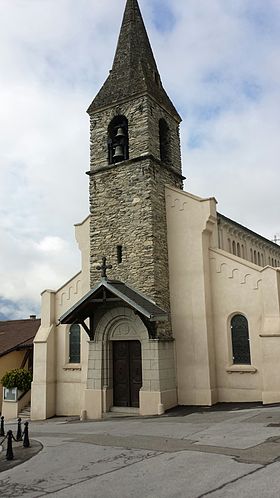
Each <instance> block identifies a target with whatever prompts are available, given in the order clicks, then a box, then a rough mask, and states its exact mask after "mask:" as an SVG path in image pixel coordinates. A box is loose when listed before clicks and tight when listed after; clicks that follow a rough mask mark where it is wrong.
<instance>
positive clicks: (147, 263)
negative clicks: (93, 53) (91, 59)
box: [87, 0, 183, 335]
mask: <svg viewBox="0 0 280 498" xmlns="http://www.w3.org/2000/svg"><path fill="white" fill-rule="evenodd" d="M87 112H88V114H89V116H90V171H89V172H88V174H89V176H90V209H91V229H90V244H91V286H92V287H93V286H94V285H95V284H96V283H97V281H98V278H99V275H98V273H97V272H96V265H97V264H98V263H99V262H100V260H101V258H102V256H104V255H105V256H106V257H107V259H108V261H109V262H110V263H111V264H112V266H113V268H112V270H110V272H109V274H108V277H109V278H111V279H118V280H121V281H123V282H125V283H127V284H129V285H131V286H133V287H134V288H135V289H137V290H138V291H139V292H141V293H143V294H145V295H146V296H148V297H149V298H151V299H152V300H154V301H155V302H156V304H157V305H158V306H161V307H162V308H163V309H165V310H166V311H169V284H168V280H169V275H168V249H167V229H166V210H165V185H172V186H175V187H178V188H182V180H183V177H182V174H181V155H180V139H179V124H180V121H181V119H180V116H179V115H178V113H177V111H176V109H175V108H174V106H173V104H172V102H171V101H170V99H169V97H168V96H167V94H166V92H165V90H164V88H163V86H162V82H161V78H160V74H159V71H158V69H157V65H156V62H155V59H154V56H153V52H152V49H151V46H150V43H149V39H148V36H147V32H146V29H145V26H144V23H143V19H142V16H141V12H140V9H139V5H138V2H137V0H127V3H126V8H125V13H124V17H123V21H122V26H121V31H120V35H119V40H118V45H117V49H116V54H115V58H114V62H113V67H112V69H111V71H110V74H109V76H108V78H107V80H106V81H105V83H104V85H103V86H102V88H101V90H100V91H99V93H98V94H97V96H96V97H95V99H94V100H93V102H92V104H91V105H90V107H89V109H88V111H87ZM168 328H169V331H168V330H167V329H168ZM161 333H163V335H164V334H165V335H168V334H170V327H168V326H166V330H165V331H162V332H161Z"/></svg>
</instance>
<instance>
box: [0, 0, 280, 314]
mask: <svg viewBox="0 0 280 498" xmlns="http://www.w3.org/2000/svg"><path fill="white" fill-rule="evenodd" d="M124 3H125V2H124V0H114V1H113V2H112V0H103V1H102V2H97V1H96V0H80V1H79V2H77V1H76V0H59V2H57V0H40V2H38V0H13V2H11V1H10V0H1V4H0V11H1V15H0V61H1V62H0V71H1V80H0V99H1V113H0V127H1V133H0V199H1V202H0V241H1V242H0V256H1V257H0V282H1V284H0V295H1V296H2V297H3V298H4V299H5V300H7V301H9V302H12V303H15V302H16V303H27V306H25V304H23V305H20V306H19V307H16V310H15V314H16V316H17V317H18V313H20V312H22V313H24V314H25V315H24V316H26V315H27V316H29V314H30V311H28V310H29V309H30V308H31V307H32V306H33V307H34V308H36V307H38V306H39V300H40V292H41V291H42V290H43V289H44V288H45V287H47V288H56V287H59V286H60V285H61V284H63V282H64V281H65V280H67V279H68V278H69V277H70V276H71V275H72V274H73V273H76V271H78V270H79V266H80V255H79V252H78V250H77V247H76V243H75V242H74V233H73V228H72V227H73V224H74V223H76V222H79V221H81V220H82V219H83V218H84V217H86V216H87V214H88V178H87V176H86V175H85V171H87V170H88V169H89V126H88V117H87V115H86V112H85V111H86V109H87V107H88V105H89V104H90V102H91V101H92V99H93V97H94V96H95V94H96V93H97V91H98V90H99V88H100V87H101V85H102V83H103V82H104V80H105V78H106V76H107V74H108V71H109V69H110V67H111V63H112V60H113V55H114V49H115V46H116V41H117V36H118V31H119V27H120V23H121V17H122V12H123V8H124ZM139 3H140V5H141V8H142V12H143V16H144V19H145V23H146V25H147V28H148V32H149V35H150V39H151V41H152V46H153V49H154V53H155V56H156V59H157V61H158V66H159V69H160V72H161V75H162V80H163V82H164V86H165V88H166V90H167V91H168V94H169V95H170V97H171V98H172V100H173V102H174V103H175V105H176V107H177V108H178V110H179V112H180V114H181V115H182V117H183V124H182V128H181V136H182V158H183V165H184V174H185V176H186V177H187V179H188V180H187V182H186V189H187V190H190V191H193V192H194V193H196V194H198V195H202V196H210V195H211V196H212V195H214V196H215V197H216V198H217V199H218V201H219V206H218V209H219V210H220V211H221V212H222V213H224V214H225V215H227V216H230V217H232V218H234V219H236V221H239V222H241V223H244V224H246V225H248V226H249V227H250V228H252V229H254V230H255V231H259V232H261V233H262V234H263V235H265V236H267V237H268V238H272V236H273V235H274V234H275V233H278V232H280V224H279V203H280V201H279V195H278V185H279V165H278V157H279V152H280V150H279V148H280V145H279V138H278V134H279V132H278V130H279V125H280V123H279V119H280V118H279V113H278V109H279V104H280V90H279V77H280V62H279V61H280V57H279V46H280V44H279V42H280V40H279V38H280V34H279V30H278V26H279V21H280V7H279V2H278V0H267V1H266V2H265V5H264V3H263V1H262V0H236V1H234V2H225V1H224V0H211V2H205V0H176V2H174V1H173V0H172V1H171V0H161V2H159V1H158V0H140V1H139ZM31 303H32V306H31ZM9 309H10V310H11V309H12V308H11V307H10V308H9ZM36 309H37V308H36ZM0 312H1V307H0ZM9 313H10V314H9V316H11V311H10V312H9Z"/></svg>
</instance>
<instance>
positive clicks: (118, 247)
mask: <svg viewBox="0 0 280 498" xmlns="http://www.w3.org/2000/svg"><path fill="white" fill-rule="evenodd" d="M117 258H118V264H119V265H120V264H121V263H122V258H123V248H122V246H117Z"/></svg>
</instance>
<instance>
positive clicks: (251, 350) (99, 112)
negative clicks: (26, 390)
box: [31, 0, 280, 420]
mask: <svg viewBox="0 0 280 498" xmlns="http://www.w3.org/2000/svg"><path fill="white" fill-rule="evenodd" d="M87 112H88V114H89V117H90V170H89V171H88V172H87V175H88V178H89V197H90V215H89V216H88V217H87V218H86V219H85V220H84V221H82V222H81V223H79V224H77V225H76V226H75V234H76V240H77V243H78V246H79V249H80V251H81V271H80V272H79V273H78V274H77V275H75V276H73V278H72V279H71V280H70V281H68V282H66V283H65V284H63V285H62V286H61V288H60V289H58V290H46V291H44V292H43V293H42V308H41V325H40V328H39V330H38V332H37V334H36V337H35V340H34V375H33V383H32V397H31V418H32V419H33V420H40V419H41V420H42V419H46V418H48V417H52V416H54V415H57V416H59V415H64V416H80V417H81V418H82V419H86V418H88V419H100V418H102V417H103V416H104V414H106V413H107V412H110V411H116V412H127V413H138V414H139V415H161V414H163V413H164V412H165V411H166V410H168V409H170V408H172V407H174V406H177V405H207V406H210V405H213V404H215V403H219V402H253V401H261V402H262V403H264V404H265V403H279V402H280V375H278V374H277V371H278V365H279V358H280V247H279V246H278V245H277V244H275V243H273V242H271V241H269V240H267V239H265V238H264V237H262V236H260V235H258V234H256V233H255V232H253V231H251V230H249V229H248V228H246V227H244V226H242V225H240V224H239V223H237V222H235V221H233V220H231V219H229V218H227V217H226V216H224V215H222V214H221V213H219V212H217V207H216V205H217V202H216V200H215V198H214V197H211V198H200V197H198V196H195V195H193V194H191V193H189V192H185V191H184V190H183V180H184V177H183V176H182V166H181V153H180V135H179V126H180V121H181V118H180V116H179V114H178V112H177V111H176V109H175V107H174V105H173V103H172V102H171V100H170V98H169V97H168V95H167V93H166V92H165V90H164V87H163V84H162V80H161V76H160V74H159V71H158V68H157V64H156V61H155V58H154V55H153V52H152V49H151V45H150V42H149V39H148V35H147V32H146V29H145V26H144V22H143V19H142V16H141V12H140V8H139V5H138V2H137V0H127V2H126V7H125V12H124V17H123V21H122V26H121V30H120V35H119V39H118V43H117V48H116V53H115V57H114V61H113V66H112V69H111V71H110V73H109V76H108V78H107V80H106V81H105V83H104V85H103V86H102V88H101V89H100V91H99V93H98V94H97V95H96V97H95V98H94V100H93V101H92V103H91V104H90V106H89V108H88V110H87ZM81 174H82V172H81Z"/></svg>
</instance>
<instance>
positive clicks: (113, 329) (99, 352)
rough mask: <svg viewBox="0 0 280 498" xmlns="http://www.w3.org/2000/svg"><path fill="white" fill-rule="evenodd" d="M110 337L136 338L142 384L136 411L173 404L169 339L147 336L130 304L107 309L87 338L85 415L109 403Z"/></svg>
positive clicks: (95, 415) (98, 413) (154, 410)
mask: <svg viewBox="0 0 280 498" xmlns="http://www.w3.org/2000/svg"><path fill="white" fill-rule="evenodd" d="M114 341H140V343H141V355H142V388H141V389H140V392H139V413H140V414H141V415H156V414H160V413H163V411H164V410H166V409H167V408H171V407H172V406H175V405H176V404H177V390H176V378H175V364H174V349H173V341H160V340H158V339H151V338H149V334H148V330H147V328H146V326H145V325H144V323H143V322H142V320H141V318H140V317H139V316H138V315H137V314H136V313H135V312H134V311H133V310H132V309H130V308H128V307H125V306H120V307H116V308H113V309H111V310H108V311H107V312H105V313H104V315H103V316H102V317H101V318H100V319H99V321H98V323H97V326H96V330H95V338H94V341H90V342H89V357H88V372H87V386H86V390H85V402H84V409H85V410H86V412H87V414H88V416H89V418H101V417H102V413H105V412H108V411H110V408H111V407H112V406H113V371H112V366H113V361H112V360H113V359H112V349H113V348H112V344H113V343H114Z"/></svg>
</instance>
